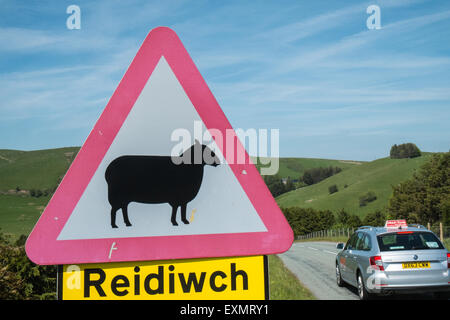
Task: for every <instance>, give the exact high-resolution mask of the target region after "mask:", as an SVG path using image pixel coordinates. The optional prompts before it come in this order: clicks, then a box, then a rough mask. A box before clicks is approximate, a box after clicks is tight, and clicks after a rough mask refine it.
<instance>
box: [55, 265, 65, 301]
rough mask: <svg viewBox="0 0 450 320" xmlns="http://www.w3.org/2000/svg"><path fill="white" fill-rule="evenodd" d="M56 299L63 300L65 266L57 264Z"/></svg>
mask: <svg viewBox="0 0 450 320" xmlns="http://www.w3.org/2000/svg"><path fill="white" fill-rule="evenodd" d="M56 270H57V273H56V299H57V300H63V275H64V274H63V273H64V266H63V265H61V264H60V265H57V266H56Z"/></svg>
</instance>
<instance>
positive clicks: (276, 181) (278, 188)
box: [264, 175, 286, 197]
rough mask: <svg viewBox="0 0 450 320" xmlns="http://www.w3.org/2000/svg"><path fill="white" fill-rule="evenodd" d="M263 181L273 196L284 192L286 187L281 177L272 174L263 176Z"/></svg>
mask: <svg viewBox="0 0 450 320" xmlns="http://www.w3.org/2000/svg"><path fill="white" fill-rule="evenodd" d="M264 182H265V183H266V185H267V188H269V190H270V193H272V196H273V197H278V196H279V195H280V194H282V193H284V192H286V187H285V185H284V183H283V182H282V181H281V178H280V177H278V176H276V175H273V176H269V175H267V176H264Z"/></svg>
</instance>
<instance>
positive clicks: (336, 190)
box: [328, 184, 339, 194]
mask: <svg viewBox="0 0 450 320" xmlns="http://www.w3.org/2000/svg"><path fill="white" fill-rule="evenodd" d="M338 191H339V190H338V187H337V185H335V184H333V185H331V186H329V187H328V192H329V193H330V194H333V193H335V192H338Z"/></svg>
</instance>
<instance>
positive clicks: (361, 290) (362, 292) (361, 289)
mask: <svg viewBox="0 0 450 320" xmlns="http://www.w3.org/2000/svg"><path fill="white" fill-rule="evenodd" d="M357 282H358V296H359V299H360V300H369V299H370V298H372V296H371V294H370V293H369V292H367V289H366V286H365V285H364V279H363V277H362V275H361V272H358V281H357Z"/></svg>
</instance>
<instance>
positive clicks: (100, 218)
mask: <svg viewBox="0 0 450 320" xmlns="http://www.w3.org/2000/svg"><path fill="white" fill-rule="evenodd" d="M168 110H170V112H168ZM194 121H197V122H200V123H202V126H203V128H202V129H203V130H202V132H207V129H206V127H205V126H204V124H203V122H202V120H201V118H200V116H199V115H198V113H197V111H196V109H195V108H194V106H193V105H192V103H191V101H190V100H189V98H188V96H187V95H186V93H185V92H184V90H183V87H182V86H181V85H180V83H179V82H178V80H177V78H176V76H175V74H174V73H173V72H172V69H171V68H170V66H169V64H168V63H167V61H166V60H165V58H164V57H162V58H161V59H160V60H159V62H158V64H157V66H156V68H155V70H154V71H153V73H152V75H151V76H150V78H149V79H148V81H147V84H146V85H145V87H144V89H143V90H142V92H141V94H140V96H139V98H138V99H137V100H136V103H135V104H134V106H133V108H132V110H131V112H130V113H129V115H128V117H127V118H126V120H125V122H124V123H123V125H122V127H121V129H120V131H119V132H118V134H117V135H116V137H115V138H114V141H113V143H112V145H111V146H110V148H109V150H108V151H107V153H106V155H105V157H104V158H103V161H102V162H101V163H100V165H99V166H98V169H97V171H96V172H95V174H94V176H93V177H92V179H91V180H90V182H89V184H88V186H87V187H86V189H85V191H84V193H83V195H82V197H81V198H80V200H79V202H78V204H77V205H76V207H75V209H74V210H73V212H72V214H71V216H70V217H69V219H68V220H67V222H66V224H65V225H64V228H63V229H62V231H61V233H60V234H59V236H58V238H57V240H76V239H104V238H124V237H130V238H134V237H152V236H171V235H173V236H175V235H176V236H179V235H197V234H199V235H200V234H223V233H249V232H266V231H267V229H266V227H265V225H264V223H263V222H262V221H261V218H260V217H259V215H258V214H257V212H256V211H255V208H254V207H253V205H252V203H251V202H250V200H249V199H248V197H247V195H246V193H245V191H244V190H243V188H242V186H241V185H240V183H239V181H238V180H237V179H236V176H235V175H234V174H233V172H232V170H231V168H230V167H229V165H228V163H227V162H226V160H225V159H224V157H223V156H222V154H221V152H220V149H219V148H218V147H217V146H215V143H214V142H211V141H208V145H209V146H210V148H211V149H212V150H213V151H214V152H215V153H216V154H217V156H218V157H219V158H220V161H221V163H220V165H218V166H216V167H214V166H209V165H205V166H204V174H203V181H202V182H201V186H200V189H199V192H198V194H197V196H196V197H195V198H194V199H193V200H192V201H190V202H189V203H188V204H187V210H186V219H187V220H188V221H189V224H184V223H183V222H181V218H180V208H178V213H177V221H178V226H174V225H173V224H172V223H171V212H172V208H171V206H170V205H169V204H168V203H159V204H146V203H137V202H131V203H130V204H129V205H128V217H129V220H130V223H131V226H126V225H125V222H124V219H123V216H122V211H121V209H119V210H118V211H117V218H116V224H117V228H112V227H111V223H110V220H111V205H110V203H109V202H108V183H107V181H106V180H105V171H106V169H107V167H108V165H109V164H110V163H111V162H112V161H113V160H114V159H116V158H118V157H121V156H124V155H146V156H170V155H171V152H172V149H173V147H174V146H175V145H177V144H179V141H178V142H177V141H171V135H172V133H173V132H174V130H176V129H180V128H184V129H186V130H189V131H190V133H191V136H192V137H194V132H193V130H194ZM212 141H213V140H212ZM192 142H193V141H192ZM205 144H206V143H205Z"/></svg>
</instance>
